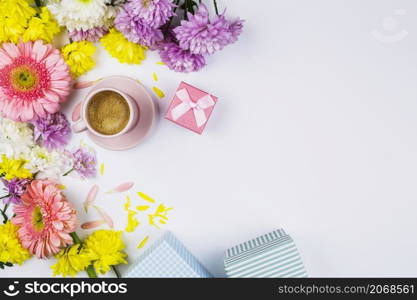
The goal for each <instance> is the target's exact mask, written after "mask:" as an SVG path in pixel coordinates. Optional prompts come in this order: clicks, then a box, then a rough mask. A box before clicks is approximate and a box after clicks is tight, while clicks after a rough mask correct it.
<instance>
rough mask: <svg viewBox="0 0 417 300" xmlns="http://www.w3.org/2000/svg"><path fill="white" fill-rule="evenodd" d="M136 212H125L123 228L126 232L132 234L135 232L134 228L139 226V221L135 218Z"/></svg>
mask: <svg viewBox="0 0 417 300" xmlns="http://www.w3.org/2000/svg"><path fill="white" fill-rule="evenodd" d="M136 214H137V212H135V211H134V210H130V209H129V210H128V211H127V226H126V228H125V231H126V232H133V231H135V229H136V227H138V226H139V220H138V219H137V218H136V217H135V215H136Z"/></svg>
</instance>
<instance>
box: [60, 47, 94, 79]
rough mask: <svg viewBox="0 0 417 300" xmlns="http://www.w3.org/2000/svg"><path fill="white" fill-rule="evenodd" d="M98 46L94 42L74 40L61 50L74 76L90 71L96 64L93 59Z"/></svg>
mask: <svg viewBox="0 0 417 300" xmlns="http://www.w3.org/2000/svg"><path fill="white" fill-rule="evenodd" d="M95 51H96V47H95V46H94V44H93V43H92V42H87V41H81V42H73V43H71V44H68V45H66V46H64V47H63V48H62V50H61V52H62V55H63V57H64V60H65V62H66V63H67V65H68V66H69V67H70V69H71V73H72V75H73V76H74V77H78V76H81V75H82V74H84V73H86V72H88V71H90V70H91V69H92V68H93V67H94V66H95V62H94V60H93V55H94V52H95Z"/></svg>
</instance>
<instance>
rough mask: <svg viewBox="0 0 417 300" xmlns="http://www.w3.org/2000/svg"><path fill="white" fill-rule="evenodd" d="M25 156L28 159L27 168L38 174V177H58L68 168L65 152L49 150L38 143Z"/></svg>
mask: <svg viewBox="0 0 417 300" xmlns="http://www.w3.org/2000/svg"><path fill="white" fill-rule="evenodd" d="M23 158H24V159H25V160H26V161H27V163H26V165H25V168H27V169H28V170H29V171H30V172H31V173H32V174H36V178H38V179H44V178H50V179H58V178H59V177H60V176H61V175H62V174H63V173H64V172H65V170H66V168H68V165H67V163H66V162H67V161H68V158H67V157H66V155H65V154H64V153H62V152H60V151H57V150H53V151H48V150H47V149H46V148H43V147H40V146H38V145H36V146H35V147H33V148H32V150H31V151H30V153H28V154H26V155H24V156H23Z"/></svg>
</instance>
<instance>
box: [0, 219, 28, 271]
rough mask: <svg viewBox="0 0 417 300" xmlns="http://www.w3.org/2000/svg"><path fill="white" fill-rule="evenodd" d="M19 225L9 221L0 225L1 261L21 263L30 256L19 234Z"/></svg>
mask: <svg viewBox="0 0 417 300" xmlns="http://www.w3.org/2000/svg"><path fill="white" fill-rule="evenodd" d="M17 230H18V227H17V226H15V225H14V224H13V223H11V222H10V221H8V222H7V223H6V224H4V225H0V262H2V263H12V264H19V265H21V264H22V263H23V262H24V261H25V260H27V259H28V258H29V257H30V254H29V251H28V250H26V249H25V248H23V247H22V245H21V244H20V241H19V237H18V235H17Z"/></svg>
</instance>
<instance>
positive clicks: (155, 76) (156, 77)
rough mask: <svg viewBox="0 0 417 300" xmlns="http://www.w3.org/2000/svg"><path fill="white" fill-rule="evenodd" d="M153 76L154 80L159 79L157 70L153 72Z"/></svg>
mask: <svg viewBox="0 0 417 300" xmlns="http://www.w3.org/2000/svg"><path fill="white" fill-rule="evenodd" d="M152 77H153V80H154V81H158V76H157V75H156V73H155V72H153V74H152Z"/></svg>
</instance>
